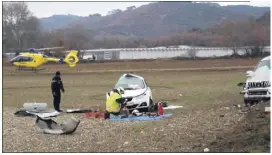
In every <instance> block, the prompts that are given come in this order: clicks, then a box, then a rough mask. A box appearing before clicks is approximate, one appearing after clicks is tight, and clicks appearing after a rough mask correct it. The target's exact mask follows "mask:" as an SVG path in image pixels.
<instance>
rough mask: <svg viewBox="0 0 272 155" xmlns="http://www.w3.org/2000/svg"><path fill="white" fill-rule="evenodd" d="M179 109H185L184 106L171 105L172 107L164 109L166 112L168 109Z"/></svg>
mask: <svg viewBox="0 0 272 155" xmlns="http://www.w3.org/2000/svg"><path fill="white" fill-rule="evenodd" d="M177 108H183V106H175V105H170V106H168V107H164V108H163V109H164V110H167V109H177Z"/></svg>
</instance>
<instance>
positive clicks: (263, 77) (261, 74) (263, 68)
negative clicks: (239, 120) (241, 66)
mask: <svg viewBox="0 0 272 155" xmlns="http://www.w3.org/2000/svg"><path fill="white" fill-rule="evenodd" d="M270 83H271V81H270V56H268V57H265V58H263V59H262V60H261V61H260V62H259V63H258V65H257V66H256V68H255V70H254V71H247V80H246V82H245V84H244V88H243V91H242V92H241V93H242V94H244V102H245V104H246V105H248V104H252V103H254V102H259V101H266V100H270V94H271V91H270Z"/></svg>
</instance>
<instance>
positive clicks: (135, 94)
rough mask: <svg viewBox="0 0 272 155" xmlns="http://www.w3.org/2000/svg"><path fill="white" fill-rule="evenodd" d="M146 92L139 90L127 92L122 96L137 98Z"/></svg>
mask: <svg viewBox="0 0 272 155" xmlns="http://www.w3.org/2000/svg"><path fill="white" fill-rule="evenodd" d="M145 91H146V88H145V89H137V90H125V93H124V94H122V97H125V98H126V97H135V96H139V95H142V94H143V93H144V92H145Z"/></svg>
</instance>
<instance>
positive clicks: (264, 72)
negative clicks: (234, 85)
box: [247, 66, 270, 82]
mask: <svg viewBox="0 0 272 155" xmlns="http://www.w3.org/2000/svg"><path fill="white" fill-rule="evenodd" d="M261 81H270V69H269V68H268V67H267V66H263V67H261V68H258V69H257V70H256V71H255V72H254V75H253V76H252V77H251V78H248V79H247V82H261Z"/></svg>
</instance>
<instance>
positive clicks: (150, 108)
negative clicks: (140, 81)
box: [147, 99, 154, 112]
mask: <svg viewBox="0 0 272 155" xmlns="http://www.w3.org/2000/svg"><path fill="white" fill-rule="evenodd" d="M147 111H148V112H154V103H153V100H152V99H149V107H148V110H147Z"/></svg>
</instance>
